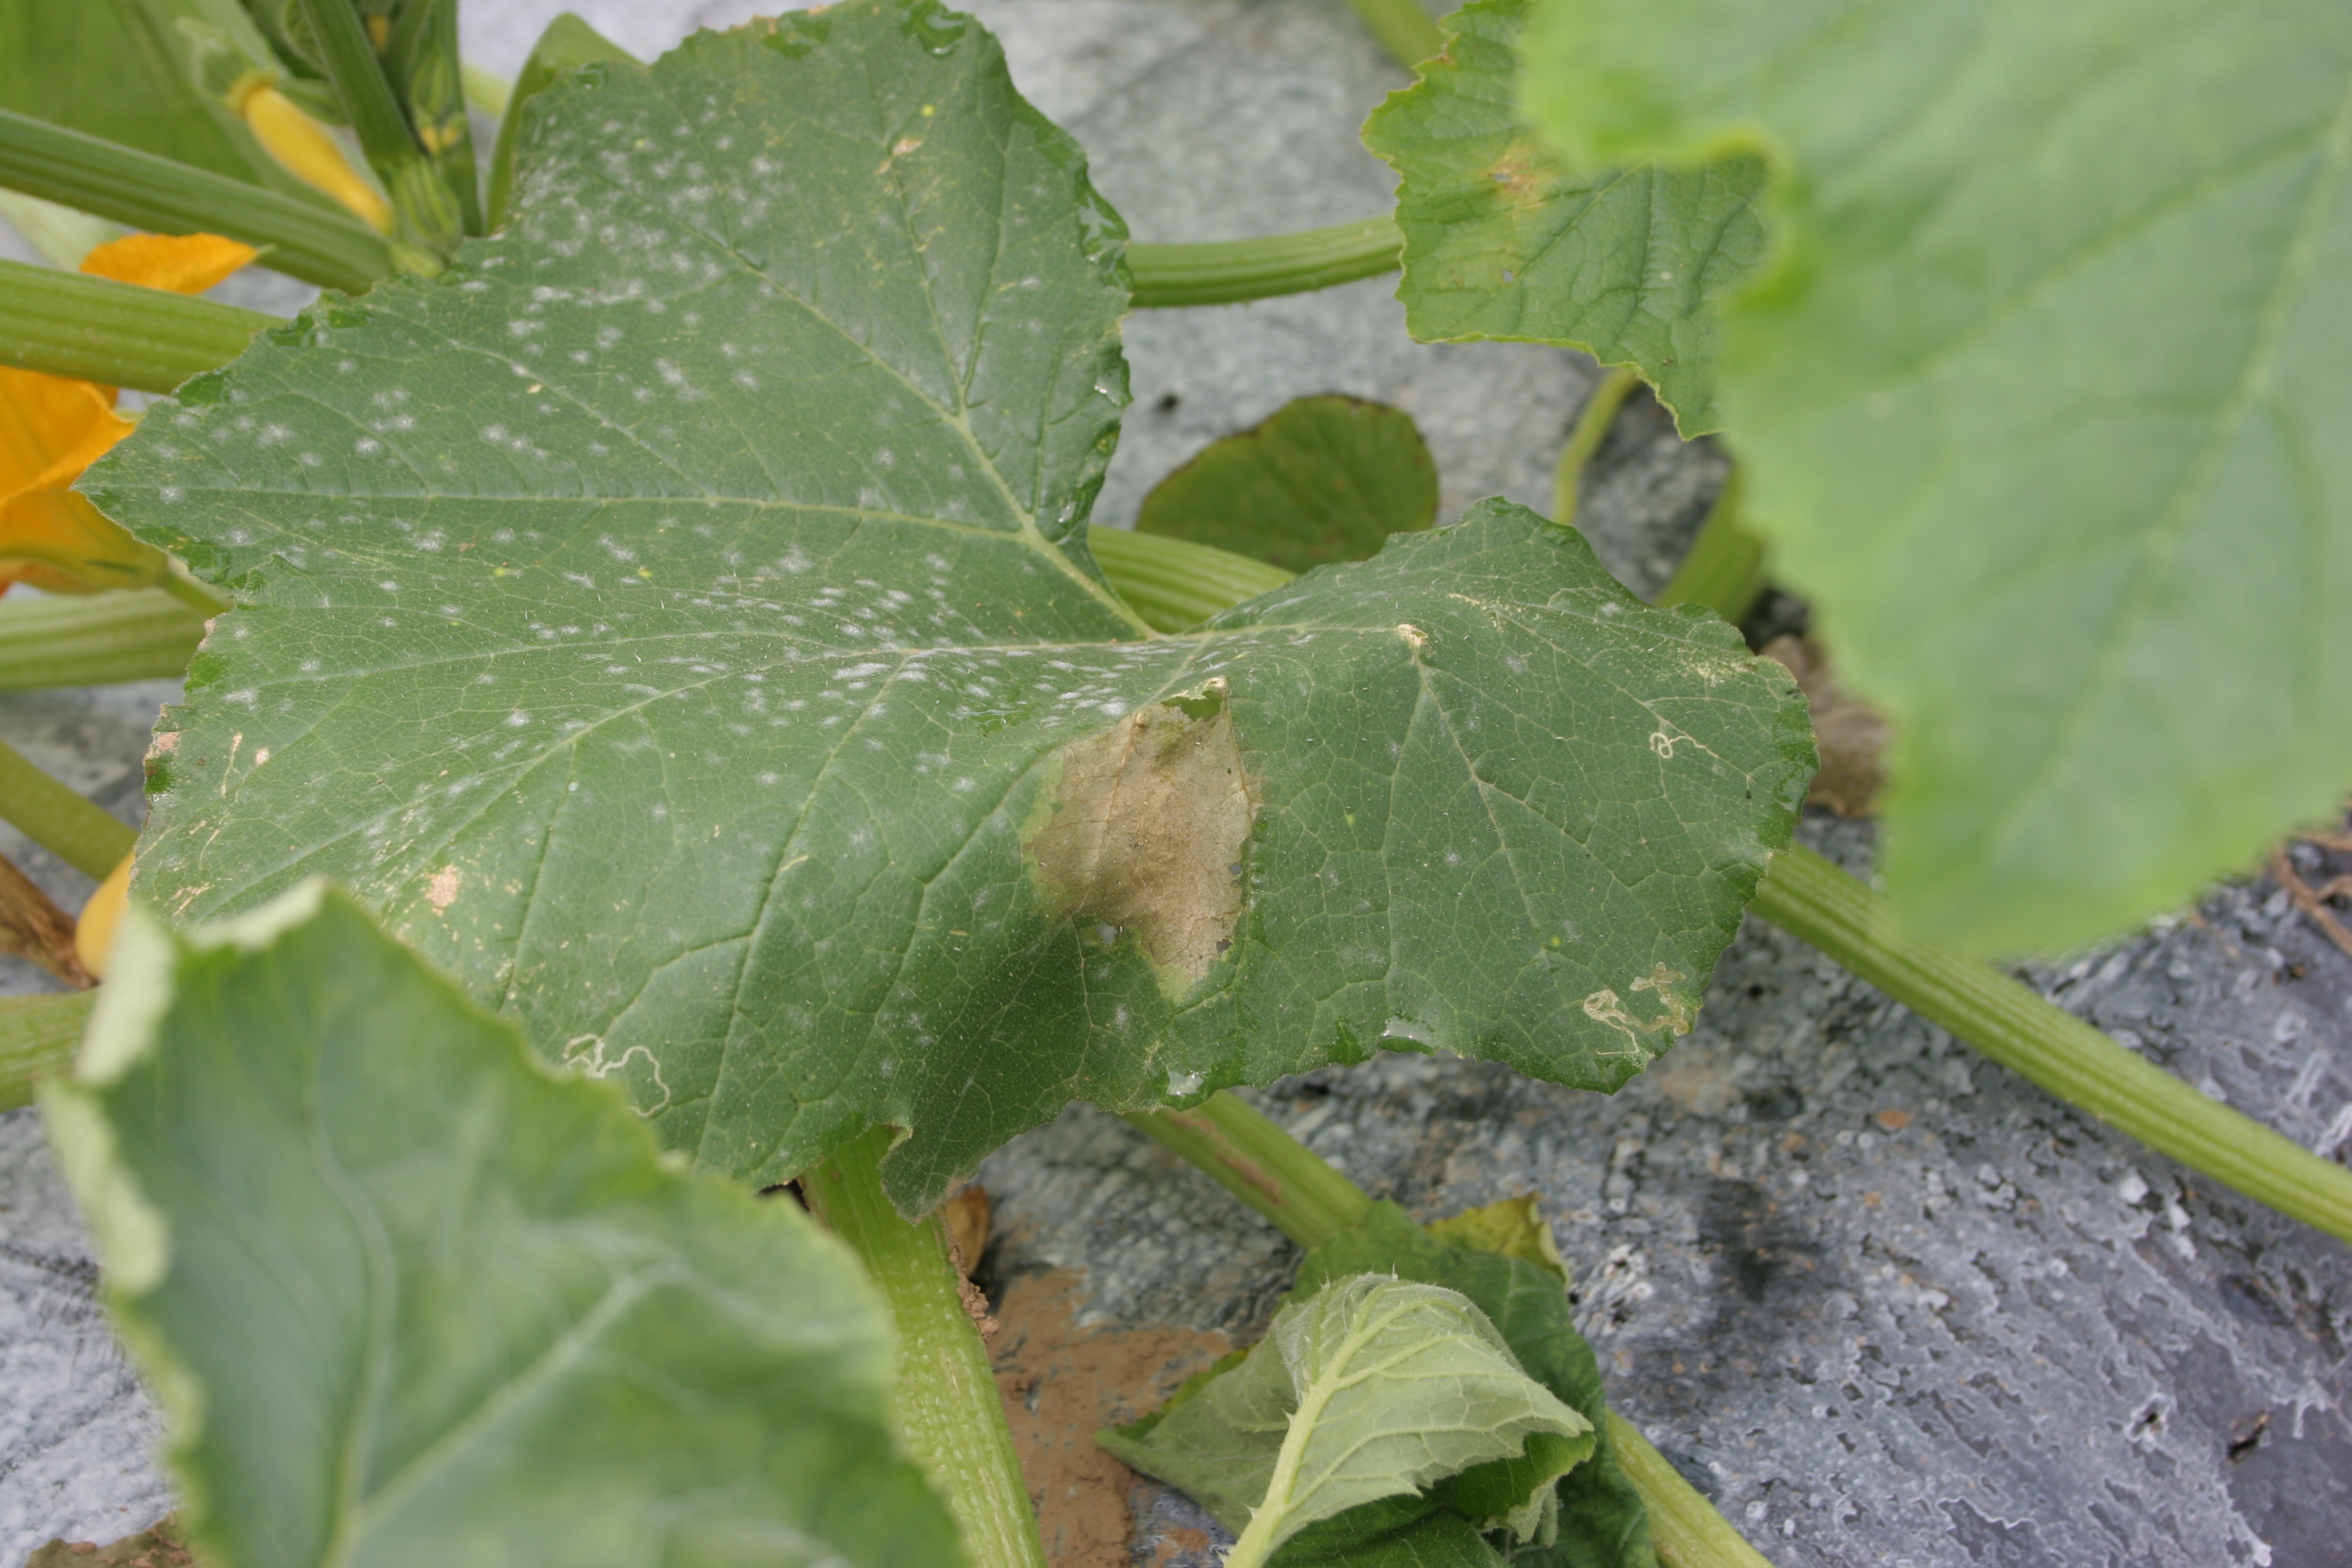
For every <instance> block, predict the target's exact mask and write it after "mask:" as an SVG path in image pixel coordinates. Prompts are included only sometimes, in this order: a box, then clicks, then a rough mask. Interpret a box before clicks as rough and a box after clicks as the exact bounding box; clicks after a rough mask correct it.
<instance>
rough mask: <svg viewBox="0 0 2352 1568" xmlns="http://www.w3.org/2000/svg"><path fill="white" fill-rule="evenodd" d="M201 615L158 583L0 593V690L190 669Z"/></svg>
mask: <svg viewBox="0 0 2352 1568" xmlns="http://www.w3.org/2000/svg"><path fill="white" fill-rule="evenodd" d="M203 636H204V617H203V616H202V614H200V613H198V612H197V611H195V610H192V609H190V608H189V607H188V606H186V605H183V604H181V603H180V602H179V601H178V599H176V598H174V597H173V596H172V595H171V594H167V593H165V591H164V590H162V589H161V588H129V589H125V590H123V591H121V592H119V593H113V594H90V595H89V596H87V597H82V596H79V595H76V596H70V597H69V596H67V595H63V594H60V595H57V596H55V597H52V598H41V599H28V598H18V597H17V596H15V595H13V594H12V595H10V596H9V597H8V598H6V599H0V692H38V691H43V690H46V689H48V688H50V687H54V686H108V685H112V684H114V683H115V682H116V681H121V680H164V679H167V678H169V677H171V676H175V675H178V674H181V673H182V672H184V671H185V670H186V669H187V668H188V660H189V656H190V655H192V654H194V653H195V651H196V644H197V643H199V642H201V641H202V639H203Z"/></svg>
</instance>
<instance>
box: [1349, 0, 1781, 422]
mask: <svg viewBox="0 0 2352 1568" xmlns="http://www.w3.org/2000/svg"><path fill="white" fill-rule="evenodd" d="M1526 8H1527V6H1526V0H1475V3H1474V4H1471V5H1468V6H1464V7H1462V9H1460V10H1459V11H1456V12H1455V13H1454V14H1453V15H1452V17H1450V18H1447V19H1446V22H1445V27H1446V29H1447V30H1448V39H1447V43H1446V48H1445V53H1443V54H1442V55H1439V56H1438V57H1437V58H1436V59H1434V60H1431V61H1429V62H1427V64H1425V65H1424V66H1423V67H1421V73H1422V74H1421V80H1419V81H1418V82H1416V83H1415V84H1414V85H1413V86H1412V87H1409V88H1406V89H1404V90H1403V91H1401V92H1392V93H1390V95H1389V99H1388V102H1387V103H1385V104H1382V105H1381V106H1380V107H1379V108H1378V109H1376V110H1375V111H1373V114H1372V117H1371V119H1370V120H1368V121H1367V122H1366V124H1365V127H1364V141H1365V145H1366V146H1367V147H1369V148H1371V149H1372V151H1373V152H1374V153H1378V154H1379V155H1380V156H1381V157H1383V158H1385V159H1387V160H1388V162H1389V163H1390V165H1392V166H1393V167H1394V168H1395V169H1396V171H1397V174H1398V176H1399V177H1400V183H1399V184H1398V187H1397V211H1396V216H1397V224H1398V226H1399V227H1402V228H1403V230H1404V277H1403V282H1401V283H1400V284H1399V285H1398V286H1397V298H1398V299H1400V300H1403V302H1404V312H1405V323H1406V325H1407V326H1408V327H1409V328H1410V329H1411V330H1412V333H1413V336H1414V337H1417V338H1419V339H1421V340H1422V341H1423V342H1425V343H1452V342H1460V341H1463V340H1464V339H1472V338H1502V339H1507V340H1510V341H1513V342H1532V343H1551V344H1557V345H1560V346H1562V347H1565V348H1572V349H1585V350H1586V351H1587V352H1589V353H1591V354H1592V355H1593V356H1594V357H1595V358H1597V359H1599V361H1601V362H1602V363H1603V364H1630V365H1632V366H1634V368H1635V369H1636V370H1637V371H1639V372H1640V373H1641V375H1642V378H1643V379H1644V380H1645V381H1648V383H1649V384H1650V386H1653V387H1655V388H1656V389H1657V392H1658V398H1659V400H1660V402H1662V403H1664V404H1665V405H1666V406H1667V407H1668V408H1670V409H1671V410H1673V411H1674V416H1675V422H1676V423H1677V425H1678V426H1679V427H1680V428H1681V430H1682V433H1683V434H1684V435H1701V434H1704V433H1705V432H1708V431H1710V430H1713V429H1715V428H1716V427H1717V425H1718V424H1720V423H1721V419H1720V418H1719V415H1718V411H1717V408H1716V400H1715V375H1716V371H1715V358H1716V333H1717V327H1716V322H1715V311H1714V307H1715V306H1716V304H1717V303H1718V302H1719V301H1720V300H1721V299H1722V298H1723V297H1724V296H1726V295H1728V294H1729V293H1731V292H1732V291H1733V289H1734V288H1737V287H1738V286H1739V285H1740V284H1741V283H1742V282H1744V281H1746V279H1747V278H1748V276H1750V275H1751V274H1752V273H1753V272H1754V271H1755V269H1756V267H1757V264H1758V263H1759V262H1760V261H1761V260H1762V258H1763V254H1764V226H1763V224H1762V222H1761V220H1760V219H1759V217H1758V214H1757V212H1756V210H1755V201H1756V198H1757V196H1758V194H1760V192H1761V191H1762V190H1763V186H1764V168H1763V165H1762V164H1761V163H1759V162H1758V160H1757V159H1755V158H1753V157H1750V156H1745V155H1741V156H1733V157H1729V158H1725V159H1722V160H1721V161H1718V162H1713V163H1708V164H1704V165H1700V166H1698V167H1696V168H1690V169H1670V168H1661V167H1659V166H1657V165H1651V164H1648V163H1638V162H1636V163H1630V164H1629V165H1628V166H1624V167H1620V168H1611V169H1604V170H1600V171H1599V172H1589V173H1588V172H1577V171H1572V170H1571V169H1570V168H1569V166H1568V165H1566V164H1565V163H1564V162H1563V161H1562V159H1561V158H1559V157H1558V156H1556V155H1555V154H1554V153H1552V152H1551V151H1550V149H1549V148H1547V147H1545V146H1544V145H1543V144H1542V143H1541V142H1540V141H1537V137H1536V134H1535V132H1534V131H1533V130H1531V129H1529V128H1528V125H1527V123H1526V120H1525V117H1524V116H1522V115H1521V114H1520V112H1519V109H1518V106H1517V104H1514V103H1513V96H1512V87H1513V78H1514V76H1515V75H1516V73H1517V68H1518V56H1517V53H1516V45H1517V42H1518V34H1519V30H1520V26H1521V21H1522V18H1523V17H1524V15H1525V11H1526Z"/></svg>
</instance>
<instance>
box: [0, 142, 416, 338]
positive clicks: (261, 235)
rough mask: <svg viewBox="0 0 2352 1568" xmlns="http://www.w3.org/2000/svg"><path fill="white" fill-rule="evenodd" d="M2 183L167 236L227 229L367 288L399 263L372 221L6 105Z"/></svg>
mask: <svg viewBox="0 0 2352 1568" xmlns="http://www.w3.org/2000/svg"><path fill="white" fill-rule="evenodd" d="M0 185H5V186H6V187H7V188H8V189H9V190H21V191H23V192H25V193H26V194H27V195H31V196H38V197H40V198H41V199H42V200H43V201H45V202H57V203H58V204H60V205H62V206H67V207H71V208H74V209H76V210H77V211H80V212H84V213H94V214H97V215H98V216H100V217H102V218H112V219H113V220H114V221H115V222H116V223H120V224H128V225H129V226H130V227H133V228H142V229H149V230H152V231H153V232H155V233H159V234H197V233H204V234H225V235H227V237H228V238H229V239H241V240H243V241H244V242H245V243H246V244H248V245H253V246H258V247H260V248H261V249H262V250H263V252H264V254H263V257H262V262H263V265H265V266H270V267H274V268H276V270H277V271H279V272H282V273H285V274H286V275H287V276H289V277H299V278H300V279H302V281H304V282H305V283H315V284H318V285H319V286H320V287H322V288H340V289H342V290H343V291H344V292H346V293H348V294H359V293H363V292H365V291H366V289H367V288H368V287H369V285H371V284H373V283H374V282H375V281H376V279H378V278H380V277H384V276H387V275H388V274H389V273H390V272H391V271H392V252H391V251H390V250H389V249H388V248H387V247H386V245H385V242H384V240H383V239H381V238H380V237H379V236H378V235H377V234H376V233H375V231H374V230H373V229H371V228H369V227H367V226H366V225H365V224H362V223H360V222H358V221H356V220H355V219H351V218H346V217H342V216H340V215H338V214H334V213H331V212H328V211H326V210H325V208H323V207H320V206H318V205H316V204H314V203H312V202H304V201H301V200H300V199H299V198H296V197H292V196H288V195H285V194H283V193H281V192H279V191H276V190H265V189H263V187H261V186H258V185H251V184H248V183H247V182H246V181H244V180H241V179H231V178H229V177H228V176H227V175H221V174H214V173H213V172H212V171H211V170H210V169H200V168H196V167H194V166H192V165H188V164H180V163H175V162H173V161H172V160H171V159H169V158H161V157H157V156H156V155H155V154H154V153H142V152H141V151H140V150H139V149H137V148H135V147H125V146H122V145H121V144H120V143H117V142H113V141H104V140H102V139H100V138H98V137H95V136H85V135H83V134H82V133H81V132H80V131H78V130H67V129H66V128H65V127H63V126H58V125H51V124H50V123H49V122H48V121H46V120H37V119H34V118H32V117H31V116H27V115H19V114H16V113H13V112H11V111H8V110H6V109H0Z"/></svg>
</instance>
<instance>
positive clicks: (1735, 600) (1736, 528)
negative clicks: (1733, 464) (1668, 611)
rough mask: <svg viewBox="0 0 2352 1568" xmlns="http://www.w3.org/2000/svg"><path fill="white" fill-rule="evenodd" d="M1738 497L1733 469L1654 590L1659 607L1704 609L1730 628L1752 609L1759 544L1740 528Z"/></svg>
mask: <svg viewBox="0 0 2352 1568" xmlns="http://www.w3.org/2000/svg"><path fill="white" fill-rule="evenodd" d="M1739 494H1740V475H1739V470H1737V469H1733V471H1732V472H1731V475H1730V477H1729V478H1727V479H1725V480H1724V481H1723V488H1722V489H1721V491H1720V492H1718V493H1717V495H1716V496H1715V504H1714V505H1713V506H1711V507H1709V508H1707V520H1706V521H1704V522H1702V523H1700V524H1699V525H1698V537H1697V538H1696V539H1694V540H1692V541H1691V547H1690V550H1689V552H1688V553H1687V554H1686V555H1684V557H1683V561H1682V564H1681V565H1680V566H1678V567H1676V568H1675V569H1674V575H1673V576H1672V577H1670V578H1668V579H1667V580H1666V586H1665V587H1663V588H1661V589H1660V590H1659V591H1658V600H1657V603H1658V605H1659V606H1660V607H1661V608H1671V607H1672V606H1675V605H1705V606H1707V607H1708V608H1709V609H1710V610H1713V611H1714V612H1715V613H1716V614H1717V615H1720V616H1721V617H1722V618H1723V619H1725V620H1728V621H1730V622H1731V623H1732V624H1733V625H1734V626H1737V625H1738V624H1739V623H1740V622H1741V621H1742V620H1745V619H1746V618H1747V612H1748V611H1750V610H1752V609H1754V608H1755V607H1756V601H1757V600H1758V598H1759V597H1761V596H1762V594H1763V593H1764V541H1763V540H1761V539H1758V537H1757V536H1756V535H1755V534H1753V533H1749V532H1748V531H1747V530H1746V529H1745V528H1743V527H1741V526H1740V508H1739Z"/></svg>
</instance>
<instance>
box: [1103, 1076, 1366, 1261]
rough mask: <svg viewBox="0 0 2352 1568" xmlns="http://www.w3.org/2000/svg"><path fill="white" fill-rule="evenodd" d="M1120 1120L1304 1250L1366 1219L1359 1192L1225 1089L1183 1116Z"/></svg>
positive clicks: (1150, 1114) (1140, 1115) (1151, 1114)
mask: <svg viewBox="0 0 2352 1568" xmlns="http://www.w3.org/2000/svg"><path fill="white" fill-rule="evenodd" d="M1127 1120H1128V1121H1129V1122H1130V1123H1132V1124H1133V1126H1135V1127H1137V1128H1139V1129H1141V1130H1142V1131H1143V1132H1144V1133H1145V1134H1146V1135H1147V1136H1149V1137H1150V1138H1151V1139H1152V1140H1153V1141H1154V1142H1156V1143H1158V1144H1161V1145H1165V1146H1166V1147H1168V1148H1169V1149H1170V1150H1171V1151H1173V1152H1174V1153H1176V1154H1179V1155H1182V1157H1183V1158H1185V1159H1186V1160H1187V1161H1189V1162H1191V1163H1192V1164H1193V1165H1194V1166H1196V1167H1198V1168H1199V1170H1200V1171H1201V1173H1202V1174H1204V1175H1206V1176H1207V1178H1208V1179H1209V1180H1210V1181H1212V1182H1216V1183H1217V1184H1218V1185H1219V1186H1220V1187H1222V1188H1224V1189H1225V1190H1226V1191H1227V1192H1229V1193H1231V1194H1233V1195H1234V1196H1235V1197H1237V1198H1239V1199H1241V1200H1242V1201H1243V1203H1245V1204H1247V1205H1249V1206H1250V1207H1252V1208H1254V1209H1256V1210H1257V1212H1258V1213H1260V1214H1262V1215H1264V1216H1266V1218H1267V1219H1270V1220H1272V1221H1273V1223H1274V1228H1275V1229H1276V1230H1278V1231H1281V1232H1282V1234H1284V1235H1285V1236H1288V1237H1290V1239H1291V1240H1292V1241H1294V1242H1296V1243H1298V1244H1299V1245H1301V1246H1303V1247H1315V1246H1320V1245H1321V1244H1322V1243H1325V1242H1328V1241H1329V1240H1330V1239H1331V1238H1332V1237H1333V1236H1336V1235H1338V1234H1339V1233H1340V1232H1341V1231H1348V1230H1353V1229H1354V1227H1356V1226H1358V1225H1361V1224H1362V1223H1364V1218H1365V1216H1366V1215H1367V1214H1370V1213H1371V1212H1372V1200H1371V1199H1370V1198H1369V1197H1367V1196H1366V1195H1365V1192H1364V1189H1363V1188H1361V1187H1359V1186H1357V1185H1356V1184H1355V1183H1354V1182H1351V1181H1349V1180H1348V1179H1347V1178H1346V1177H1344V1176H1342V1175H1341V1174H1340V1173H1339V1172H1338V1171H1336V1170H1332V1169H1331V1168H1330V1167H1329V1166H1328V1165H1326V1164H1324V1163H1323V1161H1322V1160H1321V1159H1320V1158H1317V1156H1316V1154H1315V1152H1314V1151H1313V1150H1311V1149H1309V1148H1308V1147H1307V1146H1306V1145H1305V1144H1302V1143H1300V1142H1299V1141H1298V1140H1297V1139H1296V1138H1293V1137H1292V1136H1291V1135H1290V1134H1289V1133H1285V1132H1284V1131H1282V1129H1281V1128H1280V1127H1278V1126H1276V1125H1275V1124H1274V1123H1273V1122H1272V1121H1268V1120H1267V1118H1266V1117H1265V1116H1264V1115H1263V1114H1261V1113H1260V1112H1259V1110H1258V1109H1257V1108H1256V1106H1253V1105H1252V1104H1250V1103H1249V1101H1247V1100H1245V1099H1243V1098H1242V1097H1241V1096H1239V1095H1237V1094H1234V1093H1233V1092H1232V1091H1231V1089H1220V1090H1219V1091H1218V1092H1217V1093H1216V1094H1213V1095H1211V1096H1208V1098H1207V1099H1205V1100H1203V1101H1201V1103H1200V1104H1198V1105H1196V1106H1194V1108H1193V1109H1190V1110H1151V1111H1130V1112H1128V1113H1127Z"/></svg>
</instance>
